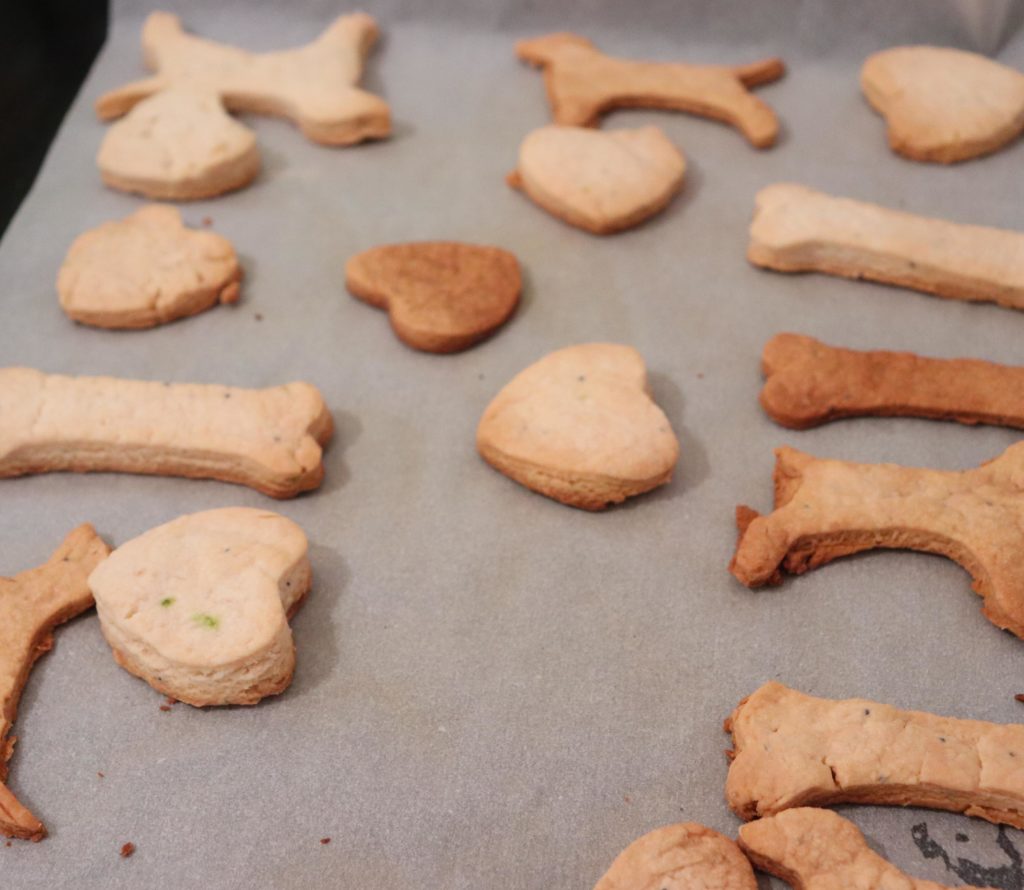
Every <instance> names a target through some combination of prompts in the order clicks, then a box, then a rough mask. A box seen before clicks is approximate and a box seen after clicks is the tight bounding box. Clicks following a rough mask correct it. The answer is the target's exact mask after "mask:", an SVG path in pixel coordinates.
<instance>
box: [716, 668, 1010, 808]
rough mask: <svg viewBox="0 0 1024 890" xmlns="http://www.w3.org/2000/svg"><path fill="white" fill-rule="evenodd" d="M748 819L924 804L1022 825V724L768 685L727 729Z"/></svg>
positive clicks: (735, 782) (739, 803)
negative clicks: (835, 807)
mask: <svg viewBox="0 0 1024 890" xmlns="http://www.w3.org/2000/svg"><path fill="white" fill-rule="evenodd" d="M725 729H726V732H731V733H732V737H733V749H734V750H733V751H732V753H731V757H732V764H731V765H730V766H729V777H728V779H727V780H726V785H725V796H726V800H727V801H728V802H729V806H730V808H731V809H732V811H733V812H734V813H736V815H737V816H739V817H740V818H741V819H756V818H758V817H760V816H771V815H774V814H776V813H779V812H781V811H783V810H788V809H790V808H792V807H800V806H827V805H831V804H838V803H863V804H892V805H896V806H920V807H930V808H932V809H939V810H951V811H953V812H956V813H966V814H967V815H968V816H980V817H981V818H982V819H987V820H988V821H989V822H1003V823H1006V824H1007V825H1015V826H1016V827H1018V828H1024V725H1021V724H1005V725H1004V724H999V723H985V722H982V721H980V720H958V719H956V718H953V717H940V716H937V715H935V714H927V713H924V712H921V711H901V710H898V709H896V708H894V707H891V706H890V705H884V704H879V703H878V702H873V701H866V700H863V699H859V698H858V699H847V700H845V701H833V700H830V699H825V698H814V697H813V696H810V695H804V694H803V693H802V692H797V691H796V690H794V689H789V688H787V687H786V686H783V685H782V684H781V683H774V682H771V683H766V684H765V685H764V686H762V687H761V688H760V689H758V690H757V691H756V692H755V693H753V695H750V696H748V697H747V698H745V699H744V700H743V701H741V702H740V703H739V706H738V707H737V708H736V710H735V711H733V713H732V716H731V717H730V718H729V719H728V720H727V721H726V723H725Z"/></svg>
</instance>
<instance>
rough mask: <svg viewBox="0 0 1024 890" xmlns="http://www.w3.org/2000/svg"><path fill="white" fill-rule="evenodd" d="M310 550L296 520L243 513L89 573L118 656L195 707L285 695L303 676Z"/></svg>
mask: <svg viewBox="0 0 1024 890" xmlns="http://www.w3.org/2000/svg"><path fill="white" fill-rule="evenodd" d="M307 549H308V545H307V542H306V536H305V534H303V532H302V529H301V528H299V526H297V525H296V524H295V523H294V522H292V521H291V520H290V519H286V518H285V517H284V516H280V515H278V514H277V513H271V512H269V511H267V510H252V509H245V508H242V507H229V508H227V509H223V510H207V511H205V512H203V513H193V514H191V515H189V516H182V517H180V518H179V519H175V520H174V521H173V522H168V523H167V524H165V525H161V526H158V527H157V528H154V529H151V530H150V531H148V532H146V533H145V534H144V535H141V536H139V537H138V538H135V539H133V540H131V541H129V542H128V543H126V544H122V545H121V546H120V547H118V548H117V549H116V550H115V551H114V552H113V554H112V555H111V556H110V558H109V559H108V560H106V562H104V563H102V564H101V565H100V566H98V567H97V568H96V570H95V571H93V573H92V574H91V575H90V576H89V587H90V588H91V589H92V592H93V595H94V596H95V597H96V611H97V612H98V613H99V617H100V627H101V628H102V629H103V635H104V636H105V637H106V639H107V642H108V643H110V647H111V649H113V652H114V659H115V660H116V661H117V663H118V664H119V665H121V667H123V668H124V669H125V670H127V671H129V672H130V673H133V674H135V675H136V676H138V677H141V678H142V679H143V680H145V681H146V682H147V683H149V685H150V686H152V687H153V688H154V689H155V690H157V692H160V693H162V694H163V695H169V696H171V697H172V698H175V699H177V700H178V701H183V702H187V703H188V704H190V705H195V706H196V707H204V706H206V705H252V704H255V703H256V702H258V701H259V700H260V699H262V698H264V697H266V696H268V695H277V694H278V693H280V692H283V691H284V690H285V689H286V688H287V687H288V685H289V684H290V683H291V680H292V673H293V672H294V669H295V644H294V642H293V641H292V632H291V628H290V627H289V626H288V620H289V618H291V616H292V615H293V614H294V613H295V611H296V609H297V608H298V607H299V604H300V603H301V602H302V600H303V598H304V597H305V595H306V593H307V592H308V591H309V588H310V585H311V583H312V573H311V570H310V566H309V559H308V557H307Z"/></svg>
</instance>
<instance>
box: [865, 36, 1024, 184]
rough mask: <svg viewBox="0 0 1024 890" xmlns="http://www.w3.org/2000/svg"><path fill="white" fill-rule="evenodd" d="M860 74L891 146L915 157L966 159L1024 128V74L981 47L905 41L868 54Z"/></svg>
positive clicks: (946, 161) (992, 148)
mask: <svg viewBox="0 0 1024 890" xmlns="http://www.w3.org/2000/svg"><path fill="white" fill-rule="evenodd" d="M860 82H861V88H862V89H863V90H864V95H865V96H867V99H868V101H869V102H870V103H871V105H872V106H873V107H874V108H875V110H876V111H878V112H879V113H880V114H881V115H882V116H883V117H885V119H886V123H887V124H888V131H889V132H888V135H889V145H890V146H891V147H892V150H893V151H895V152H898V153H899V154H901V155H904V156H905V157H908V158H912V159H914V160H916V161H934V162H937V163H940V164H952V163H955V162H957V161H966V160H968V159H970V158H976V157H979V156H980V155H985V154H989V153H991V152H994V151H996V150H998V149H1000V148H1002V147H1003V146H1004V145H1006V144H1007V143H1008V142H1011V141H1012V140H1013V139H1015V138H1016V137H1017V136H1019V135H1020V133H1021V132H1022V131H1024V74H1021V73H1020V72H1019V71H1016V70H1014V69H1013V68H1009V67H1007V66H1006V65H1000V64H999V63H998V62H994V61H992V60H991V59H988V58H986V57H985V56H982V55H978V54H977V53H970V52H964V51H963V50H960V49H950V48H948V47H936V46H898V47H895V48H893V49H887V50H883V51H882V52H878V53H875V54H874V55H872V56H869V57H868V59H867V61H866V62H865V63H864V67H863V68H862V69H861V75H860Z"/></svg>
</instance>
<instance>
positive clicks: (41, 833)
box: [0, 525, 110, 841]
mask: <svg viewBox="0 0 1024 890" xmlns="http://www.w3.org/2000/svg"><path fill="white" fill-rule="evenodd" d="M109 552H110V548H109V547H108V546H107V545H106V544H105V543H104V542H103V540H102V539H101V538H100V537H99V536H98V535H97V534H96V532H95V530H94V529H93V527H92V526H91V525H80V526H79V527H78V528H76V529H75V530H74V531H73V532H71V534H69V535H68V536H67V537H66V538H65V539H64V543H62V544H61V545H60V547H58V548H57V550H56V552H55V553H54V554H53V556H51V557H50V559H49V560H48V561H47V563H46V564H45V565H43V566H40V567H39V568H36V569H29V570H28V571H27V572H22V573H21V574H20V575H16V576H15V577H13V578H0V834H2V835H5V836H6V837H17V838H22V839H24V840H31V841H40V840H42V839H43V838H44V837H46V829H45V828H44V827H43V823H42V822H40V821H39V820H38V819H37V818H36V817H35V816H33V815H32V814H31V813H30V812H29V811H28V809H27V808H26V807H25V806H24V805H23V804H22V803H20V802H19V801H18V799H17V798H16V797H15V796H14V795H13V794H12V793H11V791H10V789H8V788H7V786H6V785H4V784H3V783H4V780H6V778H7V761H9V760H10V759H11V754H13V753H14V743H15V741H16V739H14V738H13V737H11V738H8V733H9V732H10V731H11V725H12V724H13V723H14V720H15V717H16V716H17V713H18V699H19V698H20V697H21V691H22V689H24V688H25V683H26V682H27V681H28V675H29V671H31V670H32V665H33V664H34V663H35V661H36V659H37V658H39V656H40V655H43V654H45V653H46V652H49V651H50V649H52V648H53V630H54V628H55V627H57V625H59V624H63V623H64V622H66V621H70V620H71V619H72V618H74V617H75V616H76V615H80V614H81V613H82V612H84V611H85V610H86V609H88V608H90V607H91V606H92V594H91V593H90V592H89V586H88V584H86V579H87V578H88V577H89V573H90V572H91V571H92V570H93V569H94V568H95V567H96V566H97V565H98V564H99V563H100V562H102V561H103V560H104V559H105V558H106V556H107V554H108V553H109ZM83 694H84V693H83Z"/></svg>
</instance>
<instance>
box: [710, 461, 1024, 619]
mask: <svg viewBox="0 0 1024 890" xmlns="http://www.w3.org/2000/svg"><path fill="white" fill-rule="evenodd" d="M775 457H776V463H775V510H774V511H773V512H772V513H771V514H770V515H768V516H760V515H758V514H757V512H756V511H754V510H751V509H750V508H749V507H738V508H737V511H736V517H737V524H738V525H739V527H740V539H739V542H738V544H737V546H736V553H735V555H734V556H733V559H732V562H731V563H730V565H729V571H731V572H732V573H733V575H735V576H736V578H737V579H738V580H739V581H741V582H742V583H743V584H745V585H746V586H747V587H761V586H763V585H765V584H774V583H778V582H779V581H780V580H781V578H782V569H785V571H787V572H790V573H792V574H794V575H799V574H802V573H803V572H806V571H807V570H808V569H814V568H817V567H818V566H821V565H824V564H825V563H827V562H830V561H831V560H833V559H836V558H837V557H840V556H848V555H849V554H851V553H859V552H861V551H863V550H872V549H875V548H896V549H906V550H921V551H924V552H926V553H938V554H941V555H943V556H946V557H948V558H949V559H952V560H953V561H954V562H956V563H959V564H960V565H961V566H963V568H964V569H966V570H967V571H968V572H969V573H970V575H971V577H972V578H973V580H974V583H973V585H972V586H973V588H974V590H975V591H976V592H977V593H978V594H979V595H980V596H981V597H982V598H983V605H982V611H983V612H984V614H985V617H986V618H988V620H989V621H991V622H992V623H993V624H995V625H996V626H997V627H1001V628H1004V629H1005V630H1009V631H1011V632H1012V633H1014V634H1016V635H1017V636H1018V637H1022V638H1024V534H1022V529H1024V442H1019V443H1017V444H1016V445H1011V446H1010V447H1009V448H1007V449H1006V451H1004V452H1003V453H1002V454H1001V455H1000V456H999V457H997V458H996V459H995V460H992V461H989V462H988V463H985V464H982V465H981V466H980V467H977V468H975V469H972V470H964V471H963V472H949V471H943V470H929V469H919V468H917V467H902V466H898V465H896V464H861V463H852V462H847V461H840V460H822V459H819V458H816V457H812V456H811V455H809V454H804V453H802V452H800V451H797V450H796V449H794V448H778V449H776V451H775Z"/></svg>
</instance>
